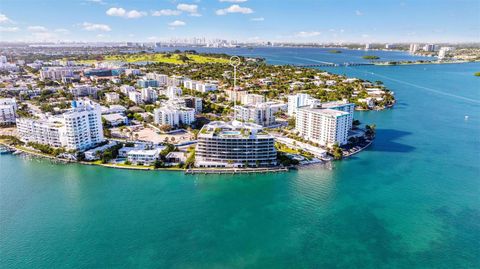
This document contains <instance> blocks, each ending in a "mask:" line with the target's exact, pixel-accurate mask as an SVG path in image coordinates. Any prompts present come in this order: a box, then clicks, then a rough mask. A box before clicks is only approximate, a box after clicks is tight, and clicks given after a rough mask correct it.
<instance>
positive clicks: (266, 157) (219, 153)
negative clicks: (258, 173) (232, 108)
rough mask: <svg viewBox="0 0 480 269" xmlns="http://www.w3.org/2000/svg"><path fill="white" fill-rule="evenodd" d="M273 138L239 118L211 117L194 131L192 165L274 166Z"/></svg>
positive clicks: (275, 156) (275, 161)
mask: <svg viewBox="0 0 480 269" xmlns="http://www.w3.org/2000/svg"><path fill="white" fill-rule="evenodd" d="M276 164H277V151H276V150H275V139H274V138H273V137H272V136H271V135H269V134H267V133H264V132H262V127H261V126H260V125H257V124H252V123H242V122H239V121H232V122H223V121H214V122H211V123H209V124H206V125H205V126H203V128H202V130H201V131H200V133H199V134H198V143H197V146H196V150H195V165H196V166H198V167H245V166H250V167H252V166H274V165H276Z"/></svg>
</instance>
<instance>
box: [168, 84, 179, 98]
mask: <svg viewBox="0 0 480 269" xmlns="http://www.w3.org/2000/svg"><path fill="white" fill-rule="evenodd" d="M179 96H182V88H180V87H176V86H169V87H167V97H168V99H175V98H177V97H179Z"/></svg>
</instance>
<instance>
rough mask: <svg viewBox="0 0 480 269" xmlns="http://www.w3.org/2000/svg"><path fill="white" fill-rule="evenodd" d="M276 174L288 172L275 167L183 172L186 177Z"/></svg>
mask: <svg viewBox="0 0 480 269" xmlns="http://www.w3.org/2000/svg"><path fill="white" fill-rule="evenodd" d="M278 172H288V168H286V167H276V168H211V169H208V168H205V169H201V168H196V169H187V170H185V174H186V175H194V174H204V175H206V174H217V175H221V174H255V173H278Z"/></svg>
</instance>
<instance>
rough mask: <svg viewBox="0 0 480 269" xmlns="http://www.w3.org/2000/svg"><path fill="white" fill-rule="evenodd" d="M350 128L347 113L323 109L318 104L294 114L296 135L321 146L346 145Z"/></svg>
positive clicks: (303, 108) (302, 108)
mask: <svg viewBox="0 0 480 269" xmlns="http://www.w3.org/2000/svg"><path fill="white" fill-rule="evenodd" d="M350 126H351V120H350V116H349V113H348V112H345V111H340V110H336V109H330V108H323V107H321V106H319V105H318V104H311V105H310V106H304V107H300V108H298V110H297V113H296V127H295V128H296V130H297V131H298V134H299V135H300V136H301V137H303V138H305V139H307V140H310V141H312V142H315V143H319V144H320V145H323V146H332V145H333V144H335V143H337V144H339V145H344V144H346V143H347V138H348V131H349V130H350Z"/></svg>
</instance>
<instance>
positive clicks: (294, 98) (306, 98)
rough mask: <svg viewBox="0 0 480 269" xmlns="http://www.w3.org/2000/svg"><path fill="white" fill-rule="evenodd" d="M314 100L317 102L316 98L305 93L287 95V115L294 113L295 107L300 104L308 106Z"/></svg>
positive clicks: (300, 105)
mask: <svg viewBox="0 0 480 269" xmlns="http://www.w3.org/2000/svg"><path fill="white" fill-rule="evenodd" d="M314 102H318V100H317V99H315V98H312V97H311V96H310V95H309V94H306V93H297V94H294V95H289V96H288V109H287V114H288V115H289V116H293V115H295V113H297V109H298V108H299V107H302V106H308V105H310V104H312V103H314Z"/></svg>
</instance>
